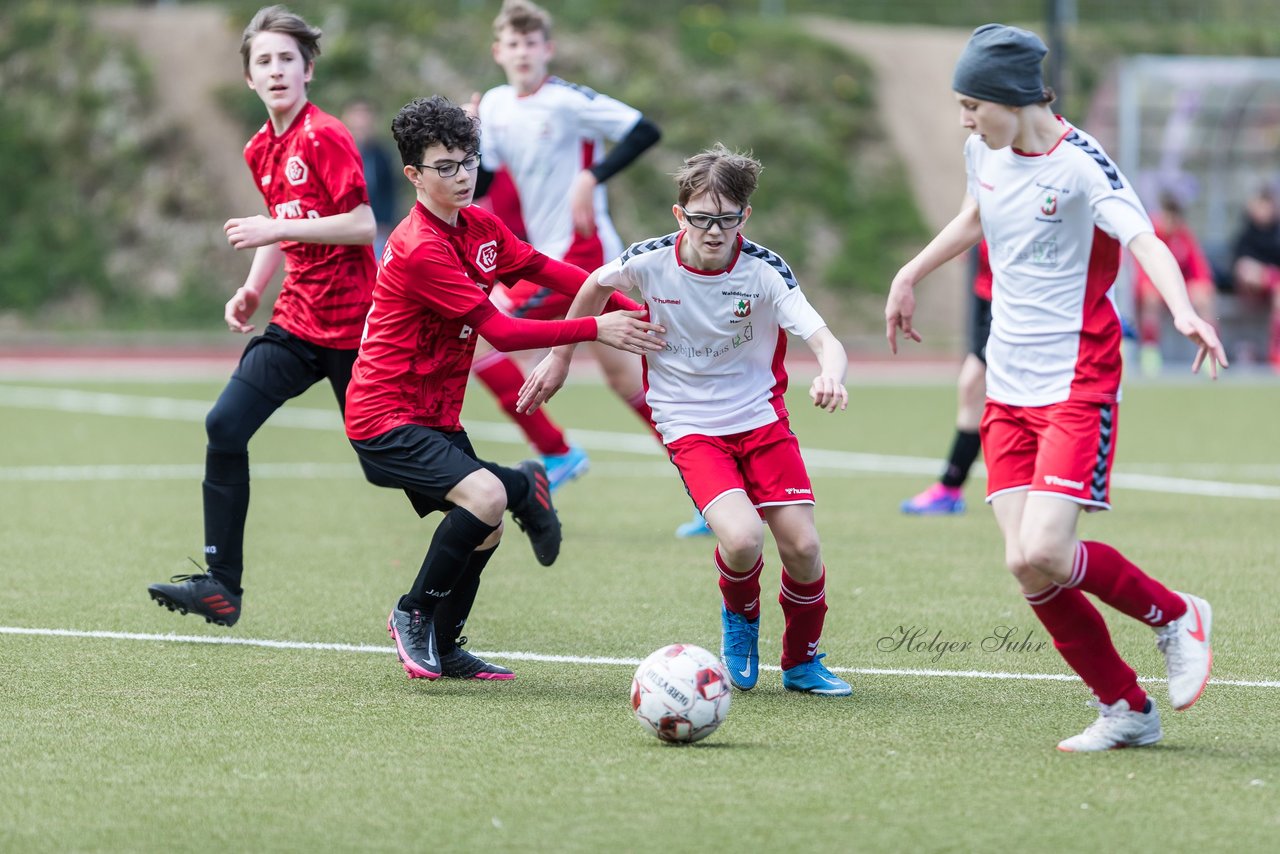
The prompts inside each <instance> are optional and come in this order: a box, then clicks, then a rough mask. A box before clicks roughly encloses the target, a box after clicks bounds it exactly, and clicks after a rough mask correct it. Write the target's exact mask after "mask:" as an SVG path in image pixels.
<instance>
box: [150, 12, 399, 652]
mask: <svg viewBox="0 0 1280 854" xmlns="http://www.w3.org/2000/svg"><path fill="white" fill-rule="evenodd" d="M319 54H320V30H318V29H316V28H315V27H312V26H310V25H309V24H308V23H307V22H306V21H305V20H303V19H302V18H301V17H299V16H298V15H295V14H293V13H292V12H290V11H289V10H288V9H286V8H284V7H283V6H269V7H266V8H263V9H261V10H259V11H258V13H257V14H256V15H254V16H253V20H251V21H250V22H249V25H248V26H247V27H246V28H245V30H244V37H243V39H242V41H241V45H240V55H241V57H242V59H243V62H244V75H245V80H246V82H247V83H248V85H249V88H250V89H252V90H253V91H254V92H255V93H256V94H257V95H258V97H259V98H261V99H262V103H263V105H264V106H265V107H266V108H267V122H266V124H264V125H263V126H262V128H261V129H260V130H259V131H258V132H257V133H256V134H254V136H253V138H252V139H251V140H249V143H248V144H247V145H246V146H245V149H244V157H245V162H246V163H247V164H248V165H249V171H250V172H251V173H252V175H253V180H254V183H255V184H256V185H257V186H258V189H259V190H260V191H261V192H262V196H263V198H264V199H265V200H266V203H267V210H268V212H269V213H270V214H271V215H270V216H262V215H260V214H259V215H256V216H247V217H235V218H233V219H229V220H227V223H226V225H225V226H224V230H225V232H226V236H227V242H228V243H230V244H231V245H232V246H233V247H235V248H236V249H256V250H257V251H256V252H255V253H254V256H253V263H252V265H251V266H250V268H249V274H248V276H247V277H246V278H245V282H244V284H243V285H242V286H241V287H240V288H239V289H238V290H237V291H236V292H235V294H234V295H233V296H232V297H231V299H230V300H228V301H227V306H226V311H225V314H224V319H225V321H226V324H227V328H228V329H230V330H231V331H232V332H237V333H248V332H252V331H253V329H254V327H253V325H252V324H250V323H249V319H250V318H251V317H252V316H253V313H254V311H255V310H256V309H257V308H258V303H259V302H260V300H261V297H262V292H263V291H264V290H265V289H266V287H267V285H268V284H270V282H271V279H272V278H273V277H274V276H275V274H276V272H277V271H278V270H279V269H280V265H281V264H282V263H283V264H284V265H285V277H284V284H283V286H282V287H281V289H280V295H279V297H277V298H276V302H275V308H274V310H273V312H272V315H271V322H270V323H268V324H267V328H266V330H265V331H264V332H263V334H262V335H260V336H258V337H256V338H254V339H252V340H251V341H250V342H249V344H248V346H247V347H245V350H244V354H243V355H242V356H241V357H240V364H239V366H238V367H237V368H236V370H235V372H234V373H233V374H232V375H231V380H230V381H229V382H228V383H227V386H226V388H225V389H223V391H222V394H221V396H219V398H218V400H217V402H216V403H215V404H214V405H213V409H212V410H210V412H209V416H208V418H207V419H206V420H205V429H206V431H207V433H208V438H209V444H208V449H207V451H206V453H205V478H204V484H203V488H204V531H205V547H204V553H205V561H206V563H207V564H208V571H207V572H202V573H197V574H195V575H182V576H174V578H173V579H172V581H171V583H168V584H153V585H151V586H150V587H149V588H148V592H149V593H150V595H151V598H152V599H155V600H156V601H157V602H159V603H160V604H161V605H164V606H166V607H168V608H169V609H170V610H178V611H181V612H182V613H188V612H191V613H196V614H200V615H202V616H204V617H205V619H207V620H209V621H210V622H214V623H218V624H220V625H224V626H231V625H234V624H235V622H236V620H238V619H239V618H240V605H241V594H242V593H243V590H242V589H241V587H240V578H241V574H242V573H243V571H244V558H243V551H244V525H245V517H246V516H247V515H248V511H249V439H250V438H251V437H252V436H253V434H254V433H256V432H257V430H258V428H259V427H261V426H262V424H263V422H265V421H266V420H267V418H269V417H270V416H271V413H273V412H275V411H276V410H277V409H279V408H280V406H281V405H282V404H283V403H284V402H285V401H286V400H290V399H292V398H295V397H297V396H298V395H300V394H302V393H303V392H304V391H306V390H307V389H308V388H310V387H311V386H313V385H315V384H316V383H317V382H319V381H320V380H322V379H327V380H328V381H329V384H330V385H331V386H332V387H333V393H334V395H335V396H336V397H337V399H338V407H339V409H341V408H342V407H343V405H344V403H345V400H346V392H347V383H348V382H349V381H350V379H351V366H352V364H353V363H354V362H355V358H356V348H357V347H358V346H359V344H360V331H361V329H362V328H363V326H364V318H365V314H366V313H368V310H369V296H370V293H371V292H372V290H373V278H374V274H375V263H374V257H373V250H372V248H371V244H372V243H373V239H374V233H375V228H376V226H375V222H374V216H373V211H372V210H371V209H370V207H369V197H368V192H367V190H366V187H365V179H364V172H363V166H362V163H361V160H360V153H359V151H357V149H356V144H355V142H354V140H353V139H352V138H351V134H350V133H348V132H347V129H346V128H345V127H344V126H343V125H342V123H341V122H339V121H338V120H337V119H335V118H333V117H332V116H330V115H328V114H327V113H325V112H323V111H322V110H321V109H320V108H319V107H317V106H315V105H314V104H312V103H311V102H310V101H308V99H307V85H308V84H309V83H310V82H311V76H312V74H313V72H314V71H315V58H316V57H317V56H318V55H319Z"/></svg>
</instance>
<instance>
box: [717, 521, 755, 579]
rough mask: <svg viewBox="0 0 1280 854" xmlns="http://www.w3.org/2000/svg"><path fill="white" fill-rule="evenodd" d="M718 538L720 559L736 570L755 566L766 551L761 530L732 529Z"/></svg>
mask: <svg viewBox="0 0 1280 854" xmlns="http://www.w3.org/2000/svg"><path fill="white" fill-rule="evenodd" d="M717 536H718V538H719V540H720V557H721V558H723V559H724V560H725V561H726V562H727V563H728V564H729V565H730V566H732V567H734V568H735V569H736V568H738V567H742V566H746V567H750V566H752V565H753V564H755V562H756V560H757V559H758V558H759V557H760V554H761V552H762V550H763V549H764V535H763V532H762V531H761V530H756V531H750V530H747V529H743V528H740V529H737V530H733V529H730V530H727V531H725V532H724V533H719V534H717Z"/></svg>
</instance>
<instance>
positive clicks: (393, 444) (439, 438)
mask: <svg viewBox="0 0 1280 854" xmlns="http://www.w3.org/2000/svg"><path fill="white" fill-rule="evenodd" d="M351 446H352V447H353V448H355V449H356V455H357V456H359V457H360V462H361V464H362V465H363V466H364V472H365V476H366V477H367V478H369V482H370V483H373V484H375V485H377V486H389V487H392V488H397V487H398V488H400V489H403V490H404V494H405V495H407V496H409V503H410V504H412V505H413V509H414V510H415V511H416V512H417V514H418V515H419V516H426V515H427V514H428V513H432V512H435V511H439V512H441V513H447V512H448V511H450V510H452V509H453V506H454V505H453V504H452V503H451V502H449V501H446V500H445V496H446V495H448V494H449V491H450V490H452V489H453V488H454V487H455V486H457V485H458V484H459V483H462V481H463V480H465V479H466V478H468V477H470V476H471V475H472V474H474V473H476V472H478V471H480V470H481V469H482V468H484V466H483V465H482V464H481V463H480V461H479V460H478V459H477V458H476V451H475V448H473V447H471V440H470V439H469V438H467V433H466V431H465V430H459V431H458V432H456V433H443V432H441V431H439V430H432V429H431V428H430V427H421V426H419V425H417V424H407V425H405V426H404V427H397V428H395V429H394V430H388V431H387V432H386V433H383V434H382V435H380V436H374V437H373V438H372V439H352V440H351Z"/></svg>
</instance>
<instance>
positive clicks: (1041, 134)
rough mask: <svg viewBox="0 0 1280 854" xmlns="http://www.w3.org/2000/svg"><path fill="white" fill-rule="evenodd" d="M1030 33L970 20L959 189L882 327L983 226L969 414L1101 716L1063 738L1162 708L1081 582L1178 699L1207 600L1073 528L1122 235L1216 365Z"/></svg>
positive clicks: (1087, 492)
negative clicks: (981, 371) (1051, 81)
mask: <svg viewBox="0 0 1280 854" xmlns="http://www.w3.org/2000/svg"><path fill="white" fill-rule="evenodd" d="M1047 52H1048V51H1047V49H1046V48H1045V46H1044V42H1042V41H1041V40H1040V38H1039V37H1038V36H1037V35H1035V34H1034V33H1031V32H1028V31H1026V30H1021V29H1018V28H1017V27H1007V26H1003V25H1001V24H987V25H985V26H982V27H979V28H978V29H976V30H974V32H973V35H972V37H971V38H970V39H969V42H968V44H967V45H966V46H965V49H964V52H963V53H962V54H961V56H960V59H959V61H958V62H957V64H956V69H955V74H954V77H953V82H952V88H953V89H954V90H955V96H956V100H957V102H958V104H959V107H960V116H961V122H962V124H963V125H964V126H965V127H966V128H968V129H969V130H970V131H972V135H971V136H970V137H969V139H968V141H967V142H966V143H965V162H966V165H967V171H968V175H969V180H968V187H969V190H968V194H967V195H966V196H965V200H964V204H963V206H962V207H961V209H960V213H959V214H957V215H956V217H955V219H953V220H952V221H951V222H950V223H948V224H947V226H946V227H945V228H944V229H943V230H942V231H941V232H940V233H939V234H938V235H937V236H936V237H935V238H934V239H933V240H932V241H931V242H930V243H929V245H928V246H926V247H925V248H924V249H923V250H922V251H921V252H920V253H919V254H918V255H916V257H915V258H913V259H912V260H910V261H908V262H907V264H906V265H905V266H903V268H902V269H901V270H899V271H898V274H897V275H896V276H895V277H894V280H893V284H892V285H891V286H890V289H889V298H888V301H887V303H886V305H885V334H886V337H887V338H888V341H889V346H890V349H891V350H893V352H895V353H896V352H897V333H898V332H899V331H901V332H902V333H903V334H904V335H905V336H906V337H908V338H910V339H912V340H915V341H919V340H920V335H919V333H918V332H916V330H915V329H914V328H913V326H912V316H913V314H914V313H915V296H914V289H915V286H916V283H917V282H919V281H920V280H921V279H922V278H924V277H925V276H927V275H928V274H929V273H931V272H933V271H934V270H935V269H937V268H938V267H939V266H940V265H941V264H943V263H944V262H946V261H948V260H950V259H951V258H954V257H955V256H956V255H958V254H960V253H961V252H964V251H965V250H967V249H969V248H970V247H972V246H974V245H975V244H976V243H977V242H978V241H979V240H981V239H984V238H985V239H986V241H987V244H988V248H989V250H990V258H991V269H992V276H993V279H992V311H991V334H990V336H989V338H988V342H987V405H986V410H985V412H984V414H983V417H982V425H981V434H982V445H983V454H984V456H985V458H986V462H987V501H988V502H989V503H990V504H991V507H992V510H993V511H994V512H995V517H996V521H997V523H998V524H999V525H1000V531H1001V533H1002V534H1003V535H1004V541H1005V549H1004V552H1005V563H1006V565H1007V566H1008V568H1009V571H1010V572H1011V573H1013V575H1014V577H1015V578H1016V579H1017V581H1018V584H1019V586H1020V587H1021V588H1022V593H1023V596H1024V597H1025V598H1026V600H1027V603H1028V604H1029V605H1030V606H1031V609H1032V611H1033V612H1034V613H1035V615H1036V617H1037V618H1038V619H1039V620H1040V621H1041V623H1043V624H1044V627H1045V629H1046V630H1047V631H1048V633H1049V635H1050V636H1051V637H1052V638H1053V643H1054V647H1055V648H1056V649H1057V650H1058V652H1059V653H1061V655H1062V657H1063V658H1064V659H1065V660H1066V662H1067V664H1068V665H1070V666H1071V668H1072V669H1073V670H1074V671H1075V672H1076V673H1077V674H1078V675H1079V676H1080V678H1081V679H1082V680H1083V681H1084V683H1085V684H1086V685H1087V686H1088V687H1089V688H1090V689H1091V690H1092V691H1093V693H1094V695H1095V697H1096V702H1097V704H1098V709H1099V715H1098V718H1097V720H1095V721H1094V722H1093V723H1092V724H1090V725H1089V726H1088V727H1087V728H1086V729H1085V730H1084V732H1082V733H1080V734H1079V735H1075V736H1072V737H1070V738H1067V739H1063V740H1062V741H1061V742H1059V744H1058V749H1059V750H1063V751H1068V752H1077V751H1099V750H1110V749H1112V748H1117V747H1141V746H1143V745H1148V744H1154V743H1155V742H1157V741H1159V740H1160V738H1161V737H1162V736H1163V730H1162V729H1161V725H1160V713H1159V711H1158V710H1157V709H1156V707H1155V703H1154V701H1152V700H1151V698H1150V697H1148V696H1147V694H1146V692H1145V691H1144V690H1143V689H1142V687H1141V686H1139V685H1138V681H1137V674H1136V673H1135V672H1134V670H1133V668H1131V667H1130V666H1129V665H1128V664H1127V663H1126V662H1125V661H1124V659H1123V658H1121V657H1120V654H1119V652H1117V651H1116V648H1115V646H1114V645H1113V644H1112V642H1111V637H1110V635H1109V633H1108V632H1107V624H1106V621H1105V620H1104V619H1103V617H1102V614H1101V613H1099V611H1098V609H1097V608H1096V607H1095V606H1094V605H1093V604H1092V603H1091V602H1090V601H1089V600H1088V599H1087V598H1086V597H1085V596H1084V594H1085V593H1092V594H1093V595H1095V596H1097V597H1098V599H1100V600H1101V601H1102V602H1105V603H1106V604H1107V605H1110V606H1111V607H1113V608H1115V609H1116V610H1118V611H1120V612H1121V613H1123V614H1125V615H1126V616H1129V617H1132V618H1133V619H1135V620H1138V621H1140V622H1142V623H1144V624H1145V625H1148V626H1150V627H1152V628H1153V629H1155V631H1156V645H1157V647H1158V648H1159V649H1160V651H1161V652H1162V653H1163V654H1164V658H1165V666H1166V668H1167V670H1168V674H1169V684H1168V689H1169V699H1170V701H1171V703H1172V705H1173V707H1174V708H1175V709H1178V710H1182V709H1187V708H1190V707H1191V705H1192V704H1193V703H1195V702H1196V700H1198V699H1199V698H1200V694H1201V692H1202V691H1203V690H1204V688H1205V685H1207V684H1208V681H1209V670H1210V665H1211V664H1212V661H1213V654H1212V651H1211V650H1210V646H1209V636H1210V630H1211V621H1212V614H1211V611H1210V608H1209V603H1208V602H1206V601H1205V600H1203V599H1201V598H1200V597H1198V596H1191V595H1188V594H1184V593H1178V592H1176V591H1173V590H1170V589H1169V588H1168V587H1166V586H1164V585H1163V584H1161V583H1160V582H1159V581H1157V580H1156V579H1154V578H1152V577H1151V576H1149V575H1147V574H1146V573H1145V572H1143V571H1142V570H1141V569H1139V568H1138V567H1137V566H1135V565H1134V564H1133V563H1131V562H1130V561H1129V560H1128V559H1126V558H1125V557H1124V555H1122V554H1120V552H1119V551H1117V550H1116V549H1114V548H1112V547H1111V546H1109V545H1106V544H1104V543H1099V542H1092V541H1088V542H1086V541H1083V540H1081V539H1080V538H1079V536H1078V535H1077V525H1078V522H1079V515H1080V511H1081V509H1089V510H1105V509H1109V508H1110V506H1111V505H1110V501H1109V499H1110V477H1111V464H1112V459H1113V457H1114V454H1115V439H1116V436H1115V433H1116V427H1117V423H1116V418H1117V409H1118V402H1119V397H1120V373H1121V365H1120V339H1121V330H1120V317H1119V314H1118V313H1117V312H1116V309H1115V305H1114V303H1113V302H1112V300H1111V291H1112V287H1113V284H1114V282H1115V276H1116V271H1117V270H1118V268H1119V264H1120V249H1121V247H1122V246H1124V247H1127V248H1128V249H1129V251H1130V252H1132V253H1133V256H1134V258H1135V259H1136V260H1137V262H1138V263H1139V264H1140V265H1141V266H1142V267H1143V269H1145V270H1146V271H1147V273H1148V274H1149V275H1150V276H1151V279H1152V282H1153V283H1154V284H1155V286H1156V288H1157V289H1158V290H1159V292H1160V295H1161V296H1162V297H1163V298H1164V300H1165V302H1166V303H1167V304H1168V306H1169V309H1170V311H1171V312H1172V314H1173V318H1174V326H1175V327H1176V328H1177V329H1178V331H1179V332H1181V333H1182V334H1183V335H1185V336H1186V337H1187V338H1188V339H1190V340H1191V341H1192V342H1193V343H1194V344H1196V345H1197V347H1198V352H1197V355H1196V358H1195V361H1194V362H1193V365H1192V369H1193V370H1197V371H1198V370H1199V369H1200V366H1201V364H1202V363H1203V362H1204V360H1205V359H1208V360H1209V366H1210V371H1211V373H1212V374H1213V375H1214V376H1215V377H1216V376H1217V366H1218V365H1219V364H1222V365H1224V366H1225V365H1226V356H1225V354H1224V352H1223V349H1222V344H1221V342H1220V341H1219V340H1218V336H1217V333H1215V332H1214V329H1213V327H1212V326H1211V325H1210V324H1209V323H1207V322H1206V321H1205V320H1204V319H1203V318H1201V317H1200V316H1199V315H1197V314H1196V312H1195V309H1194V308H1193V307H1192V305H1191V301H1190V300H1189V299H1188V297H1187V289H1186V284H1185V283H1184V281H1183V278H1182V273H1181V272H1180V271H1179V269H1178V264H1177V261H1176V260H1175V259H1174V257H1173V254H1172V253H1171V252H1170V251H1169V249H1168V247H1166V246H1165V245H1164V243H1162V242H1161V241H1160V240H1159V238H1157V237H1156V236H1155V230H1154V228H1153V227H1152V225H1151V221H1150V219H1149V218H1148V217H1147V214H1146V211H1145V210H1144V209H1143V207H1142V203H1141V202H1140V201H1139V200H1138V196H1137V194H1136V193H1134V191H1133V187H1132V186H1131V185H1130V184H1129V182H1128V179H1127V178H1125V176H1124V175H1123V174H1122V173H1121V172H1120V170H1119V169H1117V168H1116V166H1115V164H1114V163H1112V162H1111V160H1110V158H1109V157H1108V156H1107V154H1106V152H1104V151H1103V150H1102V148H1101V146H1099V145H1098V143H1097V141H1096V140H1094V139H1093V138H1092V137H1089V136H1088V135H1087V134H1085V133H1084V132H1083V131H1081V130H1080V129H1078V128H1075V127H1072V126H1071V125H1070V124H1068V123H1067V122H1066V121H1065V120H1064V119H1063V118H1062V117H1061V116H1056V115H1054V113H1053V111H1052V110H1051V109H1050V108H1049V105H1050V104H1051V103H1053V100H1054V97H1055V96H1054V94H1053V92H1052V90H1049V89H1046V88H1045V86H1044V82H1043V78H1042V74H1041V68H1040V65H1041V61H1042V60H1043V58H1044V55H1045V54H1046V53H1047Z"/></svg>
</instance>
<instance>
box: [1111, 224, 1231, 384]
mask: <svg viewBox="0 0 1280 854" xmlns="http://www.w3.org/2000/svg"><path fill="white" fill-rule="evenodd" d="M1129 251H1130V252H1131V253H1133V258H1134V260H1135V261H1137V262H1138V264H1139V265H1141V267H1142V271H1143V272H1144V273H1146V274H1147V278H1149V279H1151V284H1153V285H1155V286H1156V290H1157V291H1159V292H1160V297H1161V298H1162V299H1163V300H1164V304H1165V305H1167V306H1168V307H1169V313H1170V314H1172V315H1173V325H1174V327H1175V328H1176V329H1177V330H1178V331H1179V332H1181V333H1182V334H1183V335H1185V336H1186V337H1187V338H1189V339H1190V340H1191V342H1192V343H1194V344H1195V345H1196V347H1197V348H1198V349H1197V350H1196V358H1195V361H1194V362H1192V363H1191V371H1192V373H1199V372H1200V366H1201V365H1202V364H1204V362H1205V359H1206V358H1207V359H1208V360H1209V375H1210V376H1211V377H1213V378H1214V379H1217V378H1218V366H1219V365H1221V366H1222V367H1224V368H1225V367H1227V353H1226V350H1224V349H1223V347H1222V342H1221V341H1220V340H1219V339H1218V333H1217V332H1215V331H1214V328H1213V326H1212V325H1211V324H1210V323H1209V322H1208V321H1207V320H1205V319H1204V318H1202V317H1201V316H1200V315H1198V314H1196V310H1195V308H1194V307H1192V305H1191V300H1190V298H1189V297H1188V296H1187V283H1186V281H1185V280H1184V279H1183V277H1182V270H1181V268H1179V267H1178V261H1177V259H1176V258H1174V257H1173V253H1172V252H1170V251H1169V247H1168V246H1166V245H1165V243H1164V241H1163V240H1161V239H1160V238H1158V237H1156V236H1155V235H1154V234H1152V233H1151V232H1149V231H1147V232H1143V233H1142V234H1139V235H1138V236H1137V237H1135V238H1133V240H1130V241H1129Z"/></svg>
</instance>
